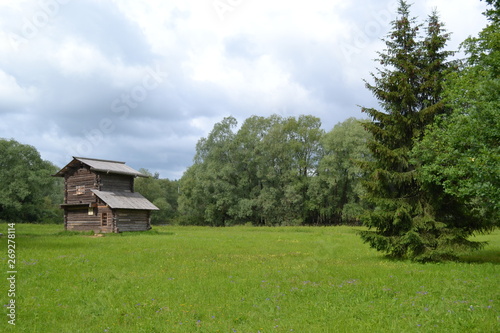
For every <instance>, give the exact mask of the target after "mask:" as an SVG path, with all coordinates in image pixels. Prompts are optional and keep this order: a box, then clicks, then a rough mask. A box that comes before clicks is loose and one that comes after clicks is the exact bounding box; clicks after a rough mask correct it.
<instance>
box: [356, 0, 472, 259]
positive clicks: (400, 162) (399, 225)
mask: <svg viewBox="0 0 500 333" xmlns="http://www.w3.org/2000/svg"><path fill="white" fill-rule="evenodd" d="M423 27H424V25H422V24H418V23H417V22H416V19H415V18H412V17H411V16H410V5H409V4H407V3H406V1H403V0H401V1H400V3H399V8H398V17H397V18H396V20H395V21H393V22H392V28H393V29H392V31H391V32H390V33H389V34H388V36H387V37H386V39H385V40H384V41H385V44H386V49H385V50H384V51H383V52H379V53H378V55H379V59H378V60H377V61H378V62H379V63H380V65H381V66H382V67H381V68H377V72H376V74H373V73H372V74H371V76H372V79H373V81H374V83H373V84H371V83H368V82H366V87H367V88H368V89H369V90H370V91H371V92H372V93H373V94H374V95H375V97H377V99H378V100H379V103H380V106H381V108H382V110H381V111H379V110H377V109H375V108H363V111H364V112H366V113H367V114H368V115H369V116H370V117H371V119H372V121H371V122H368V123H365V124H363V125H364V126H365V128H366V129H367V130H368V131H369V132H370V133H371V134H372V135H373V140H372V141H371V142H370V143H369V149H370V151H371V153H372V154H373V157H374V162H369V163H364V164H363V168H364V169H365V171H366V172H367V174H368V175H369V176H368V177H367V179H366V180H365V182H364V185H365V188H366V192H367V195H366V198H365V199H366V200H367V201H368V202H370V203H371V204H372V207H373V210H371V211H369V212H368V213H366V214H365V216H363V219H362V220H363V222H364V224H365V225H366V226H368V227H369V229H370V230H368V231H364V232H362V233H361V237H362V239H363V241H364V242H366V243H368V244H369V245H370V246H371V247H373V248H375V249H377V250H379V251H382V252H385V253H386V254H388V255H389V256H391V257H395V258H400V259H406V258H408V259H412V260H417V261H429V260H442V259H452V258H455V254H456V253H457V252H456V251H457V250H460V249H464V248H468V247H470V246H474V243H471V242H468V241H467V240H466V238H467V237H468V236H469V235H470V233H468V232H467V230H465V229H466V225H460V223H462V222H460V219H461V218H464V217H466V215H467V212H466V211H464V209H463V208H462V206H461V205H460V203H459V202H456V200H454V199H453V198H450V197H449V196H447V195H446V194H445V193H444V192H443V190H442V189H441V188H439V186H436V187H435V188H426V189H424V188H422V186H421V184H420V183H419V181H418V178H417V170H416V166H415V165H413V164H412V161H411V154H410V153H411V150H412V148H413V145H414V143H415V142H417V141H419V140H421V139H422V137H423V133H424V129H425V127H426V126H427V125H428V124H430V123H432V122H433V120H434V117H435V116H436V115H439V114H443V113H446V112H447V111H448V110H447V108H446V106H445V105H444V103H443V102H442V100H441V92H442V89H443V88H442V84H443V81H444V76H445V75H446V72H447V70H448V69H449V67H450V65H449V63H448V62H447V58H448V57H449V56H450V55H451V54H452V52H450V51H445V50H443V48H444V47H445V45H446V42H447V40H448V39H449V35H448V34H446V31H445V30H444V28H443V25H442V24H441V23H440V21H439V17H438V15H437V14H436V13H435V12H434V13H433V14H432V15H431V16H430V17H429V18H428V20H427V25H426V26H425V28H424V29H423V30H424V32H425V36H424V37H423V38H422V37H421V30H422V28H423ZM464 227H465V229H464ZM373 229H374V230H373Z"/></svg>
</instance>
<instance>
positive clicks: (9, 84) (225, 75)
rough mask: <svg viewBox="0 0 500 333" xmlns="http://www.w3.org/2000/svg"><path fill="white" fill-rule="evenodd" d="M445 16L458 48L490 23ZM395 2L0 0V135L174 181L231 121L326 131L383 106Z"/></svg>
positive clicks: (440, 1) (440, 3) (52, 153)
mask: <svg viewBox="0 0 500 333" xmlns="http://www.w3.org/2000/svg"><path fill="white" fill-rule="evenodd" d="M413 2H414V3H415V4H414V5H413V7H412V13H413V14H414V16H417V17H418V18H419V20H420V21H422V20H424V19H425V18H426V17H427V15H428V14H430V12H431V11H432V10H433V9H435V8H437V10H438V12H439V13H440V15H441V18H442V20H443V21H444V22H445V23H446V26H447V29H448V30H449V31H451V32H453V35H452V40H451V42H450V43H449V48H450V49H457V48H458V45H459V44H460V42H461V41H463V40H464V39H465V38H466V37H468V36H469V35H476V34H477V32H478V31H480V30H481V29H482V28H483V27H484V26H485V24H486V21H485V19H484V17H483V16H482V14H481V13H482V12H483V11H484V8H485V5H484V2H480V1H479V0H456V1H448V0H414V1H413ZM395 8H396V6H395V1H394V0H347V1H346V0H308V1H284V0H274V1H273V0H271V1H269V0H266V1H264V0H217V1H214V0H196V1H195V0H192V1H186V0H170V1H165V0H147V1H146V0H114V1H112V0H109V1H105V0H102V1H98V0H40V1H39V0H29V1H23V0H0V49H1V52H0V137H2V138H13V139H15V140H17V141H19V142H21V143H24V144H30V145H33V146H35V147H36V148H37V149H38V151H39V152H40V153H41V155H42V158H43V159H46V160H49V161H51V162H53V163H54V164H56V165H57V166H59V167H62V166H64V165H65V164H66V163H68V162H69V161H70V160H71V156H85V157H95V158H104V159H113V160H121V161H126V162H127V164H128V165H130V166H132V167H134V168H136V169H138V168H147V169H149V170H150V171H151V172H159V173H160V177H162V178H170V179H178V178H180V177H181V176H182V173H183V172H184V170H185V169H186V168H187V167H188V166H189V165H191V164H192V158H193V156H194V152H195V145H196V142H197V141H198V140H199V139H200V138H201V137H204V136H206V135H207V134H208V133H209V131H210V130H211V129H212V127H213V125H214V124H215V123H216V122H219V121H221V120H222V119H223V118H224V117H226V116H229V115H232V116H234V117H236V119H238V121H239V123H240V124H241V123H242V122H243V121H244V120H245V119H246V118H248V117H249V116H251V115H259V116H269V115H271V114H274V113H276V114H279V115H282V116H297V115H300V114H312V115H314V116H317V117H319V118H320V119H321V120H322V123H323V128H324V129H325V130H330V129H331V128H332V127H333V126H334V125H335V124H336V123H338V122H341V121H343V120H345V119H347V118H349V117H358V118H360V117H362V114H361V113H360V111H359V107H357V105H364V106H376V105H377V101H376V100H374V99H373V97H372V96H371V94H370V92H369V91H367V90H366V89H365V88H364V84H363V78H369V72H370V71H373V70H374V67H375V63H374V62H373V59H374V58H375V57H376V51H377V50H379V51H380V50H382V49H383V47H384V44H383V43H382V42H381V41H380V38H382V37H384V36H385V35H386V34H387V32H388V31H389V29H390V23H389V22H390V21H391V20H393V19H394V18H395V17H396V10H395Z"/></svg>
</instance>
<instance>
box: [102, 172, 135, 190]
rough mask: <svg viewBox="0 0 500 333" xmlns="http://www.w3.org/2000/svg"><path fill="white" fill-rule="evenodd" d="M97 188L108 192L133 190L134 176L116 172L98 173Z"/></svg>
mask: <svg viewBox="0 0 500 333" xmlns="http://www.w3.org/2000/svg"><path fill="white" fill-rule="evenodd" d="M97 177H98V180H99V181H98V182H99V190H100V191H109V192H124V191H128V192H132V191H133V190H134V177H132V176H126V175H116V174H105V173H99V174H98V176H97Z"/></svg>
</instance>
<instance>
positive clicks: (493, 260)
mask: <svg viewBox="0 0 500 333" xmlns="http://www.w3.org/2000/svg"><path fill="white" fill-rule="evenodd" d="M459 261H460V262H465V263H471V264H487V263H488V264H495V265H499V264H500V251H498V250H481V251H478V252H475V253H471V254H469V255H465V256H461V257H460V260H459Z"/></svg>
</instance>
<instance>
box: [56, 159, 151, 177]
mask: <svg viewBox="0 0 500 333" xmlns="http://www.w3.org/2000/svg"><path fill="white" fill-rule="evenodd" d="M80 163H83V164H86V165H88V166H89V167H90V170H93V171H99V172H105V173H115V174H121V175H130V176H134V177H148V176H146V175H145V174H142V173H140V172H139V171H137V170H135V169H133V168H131V167H129V166H128V165H125V162H119V161H110V160H100V159H96V158H86V157H73V160H72V161H71V162H69V163H68V164H67V165H66V166H65V167H64V168H62V169H61V170H59V171H58V172H57V173H56V174H55V175H54V176H56V177H64V174H65V173H66V172H67V171H68V170H69V169H71V168H74V167H78V166H79V165H80Z"/></svg>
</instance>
